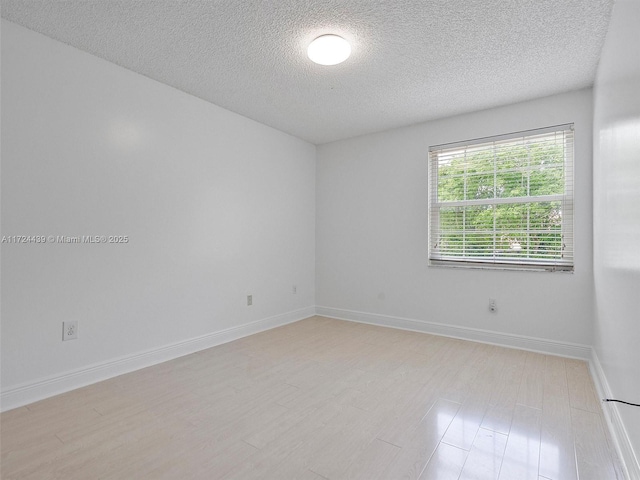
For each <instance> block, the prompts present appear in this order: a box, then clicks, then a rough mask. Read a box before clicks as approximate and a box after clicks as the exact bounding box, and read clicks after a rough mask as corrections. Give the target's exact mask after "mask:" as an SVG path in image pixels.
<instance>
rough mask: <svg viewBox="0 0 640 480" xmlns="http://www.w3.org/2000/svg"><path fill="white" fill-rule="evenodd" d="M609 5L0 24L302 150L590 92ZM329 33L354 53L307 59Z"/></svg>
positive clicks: (124, 9) (96, 7) (160, 15)
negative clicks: (197, 101) (260, 127)
mask: <svg viewBox="0 0 640 480" xmlns="http://www.w3.org/2000/svg"><path fill="white" fill-rule="evenodd" d="M611 3H612V2H611V0H512V1H505V0H395V1H392V0H391V1H382V0H342V1H339V0H271V1H262V0H207V1H204V0H183V1H178V0H102V1H100V0H64V1H63V0H3V1H2V16H3V17H4V18H6V19H8V20H10V21H12V22H15V23H18V24H20V25H23V26H25V27H27V28H30V29H32V30H35V31H37V32H40V33H43V34H45V35H48V36H49V37H52V38H54V39H57V40H60V41H62V42H64V43H67V44H69V45H73V46H74V47H77V48H79V49H81V50H85V51H87V52H89V53H92V54H94V55H97V56H98V57H102V58H104V59H106V60H109V61H111V62H113V63H116V64H118V65H121V66H123V67H125V68H128V69H130V70H133V71H135V72H138V73H141V74H143V75H146V76H148V77H150V78H153V79H155V80H158V81H160V82H163V83H166V84H168V85H171V86H173V87H175V88H178V89H180V90H183V91H185V92H188V93H190V94H193V95H195V96H197V97H200V98H202V99H204V100H208V101H210V102H212V103H215V104H216V105H220V106H222V107H225V108H227V109H229V110H232V111H234V112H237V113H240V114H242V115H245V116H247V117H249V118H253V119H255V120H258V121H259V122H262V123H265V124H267V125H270V126H272V127H275V128H277V129H279V130H282V131H285V132H288V133H290V134H292V135H295V136H298V137H300V138H303V139H305V140H308V141H310V142H312V143H316V144H318V143H325V142H329V141H333V140H337V139H341V138H347V137H352V136H356V135H360V134H364V133H370V132H374V131H379V130H385V129H389V128H394V127H399V126H403V125H409V124H412V123H417V122H421V121H425V120H430V119H434V118H440V117H445V116H450V115H454V114H458V113H463V112H469V111H474V110H480V109H484V108H488V107H493V106H498V105H503V104H508V103H513V102H517V101H522V100H527V99H531V98H535V97H540V96H545V95H551V94H554V93H559V92H564V91H568V90H573V89H578V88H583V87H587V86H589V85H592V84H593V81H594V77H595V71H596V66H597V62H598V58H599V55H600V50H601V48H602V44H603V42H604V37H605V34H606V30H607V26H608V22H609V14H610V10H611ZM325 33H337V34H339V35H342V36H343V37H345V38H346V39H347V40H349V42H350V43H351V45H352V54H351V57H350V58H349V59H348V60H347V61H346V62H345V63H343V64H340V65H337V66H333V67H326V66H320V65H315V64H313V63H311V61H310V60H308V58H307V57H306V47H307V45H308V44H309V43H310V42H311V40H313V39H314V38H315V37H317V36H319V35H321V34H325Z"/></svg>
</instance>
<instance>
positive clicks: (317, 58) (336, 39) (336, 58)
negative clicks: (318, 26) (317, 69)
mask: <svg viewBox="0 0 640 480" xmlns="http://www.w3.org/2000/svg"><path fill="white" fill-rule="evenodd" d="M307 55H308V56H309V58H310V59H311V60H312V61H313V62H315V63H318V64H320V65H337V64H338V63H342V62H344V61H345V60H346V59H347V58H349V55H351V45H349V42H347V41H346V40H345V39H344V38H342V37H340V36H338V35H321V36H319V37H318V38H316V39H315V40H314V41H313V42H311V43H310V44H309V47H308V48H307Z"/></svg>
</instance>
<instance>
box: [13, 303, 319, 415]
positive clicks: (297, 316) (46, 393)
mask: <svg viewBox="0 0 640 480" xmlns="http://www.w3.org/2000/svg"><path fill="white" fill-rule="evenodd" d="M313 315H315V308H314V307H306V308H302V309H300V310H294V311H292V312H287V313H283V314H280V315H275V316H273V317H269V318H264V319H262V320H257V321H254V322H251V323H246V324H244V325H239V326H237V327H232V328H228V329H225V330H221V331H218V332H213V333H209V334H206V335H202V336H200V337H196V338H191V339H189V340H185V341H182V342H177V343H174V344H171V345H165V346H163V347H160V348H155V349H152V350H147V351H145V352H140V353H136V354H132V355H126V356H124V357H120V358H116V359H113V360H109V361H107V362H102V363H99V364H94V365H90V366H88V367H83V368H79V369H77V370H72V371H68V372H64V373H62V374H58V375H52V376H50V377H46V378H41V379H39V380H36V381H33V382H29V383H25V384H22V385H17V386H15V387H11V388H8V389H6V390H4V391H3V392H2V393H1V394H0V410H1V411H6V410H11V409H13V408H17V407H21V406H23V405H28V404H30V403H33V402H36V401H38V400H42V399H44V398H48V397H52V396H54V395H58V394H60V393H64V392H68V391H70V390H75V389H76V388H80V387H84V386H87V385H91V384H92V383H96V382H99V381H102V380H106V379H108V378H112V377H116V376H118V375H122V374H124V373H129V372H133V371H135V370H139V369H141V368H145V367H149V366H151V365H156V364H158V363H162V362H166V361H168V360H173V359H174V358H178V357H182V356H184V355H189V354H190V353H194V352H198V351H200V350H204V349H207V348H211V347H215V346H216V345H220V344H223V343H227V342H231V341H233V340H237V339H239V338H242V337H246V336H247V335H253V334H254V333H259V332H262V331H264V330H269V329H272V328H276V327H280V326H282V325H286V324H289V323H293V322H297V321H298V320H302V319H304V318H307V317H311V316H313Z"/></svg>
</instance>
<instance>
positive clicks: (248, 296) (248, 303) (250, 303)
mask: <svg viewBox="0 0 640 480" xmlns="http://www.w3.org/2000/svg"><path fill="white" fill-rule="evenodd" d="M251 305H253V295H247V307H250V306H251Z"/></svg>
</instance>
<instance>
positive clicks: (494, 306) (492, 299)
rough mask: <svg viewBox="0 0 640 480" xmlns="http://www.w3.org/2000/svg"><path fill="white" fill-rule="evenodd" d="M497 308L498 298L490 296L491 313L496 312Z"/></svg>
mask: <svg viewBox="0 0 640 480" xmlns="http://www.w3.org/2000/svg"><path fill="white" fill-rule="evenodd" d="M497 310H498V307H497V306H496V299H495V298H490V299H489V311H490V312H491V313H496V311H497Z"/></svg>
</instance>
